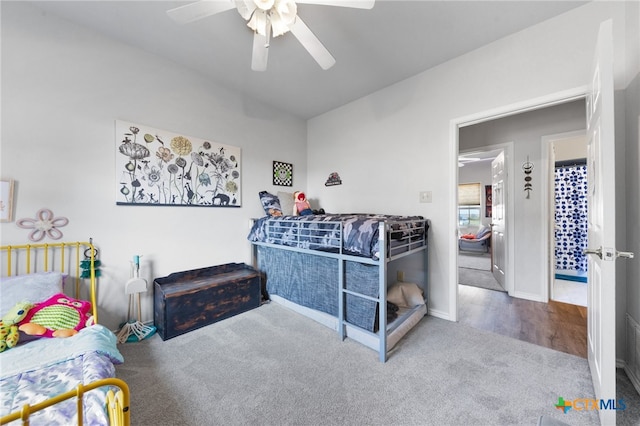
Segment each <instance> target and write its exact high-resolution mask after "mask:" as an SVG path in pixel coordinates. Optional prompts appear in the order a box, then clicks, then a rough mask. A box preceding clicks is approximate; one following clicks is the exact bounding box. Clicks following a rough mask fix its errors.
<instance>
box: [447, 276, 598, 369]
mask: <svg viewBox="0 0 640 426" xmlns="http://www.w3.org/2000/svg"><path fill="white" fill-rule="evenodd" d="M458 295H459V296H458V297H459V318H460V323H461V324H466V325H469V326H471V327H474V328H479V329H482V330H487V331H492V332H494V333H498V334H502V335H504V336H509V337H513V338H514V339H518V340H523V341H525V342H529V343H533V344H536V345H540V346H545V347H547V348H551V349H555V350H557V351H561V352H565V353H569V354H573V355H577V356H580V357H582V358H586V357H587V308H586V307H584V306H577V305H569V304H567V303H561V302H555V301H549V303H548V304H547V303H542V302H533V301H530V300H525V299H516V298H512V297H509V295H508V294H507V293H502V292H498V291H492V290H485V289H482V288H477V287H470V286H465V285H461V286H458Z"/></svg>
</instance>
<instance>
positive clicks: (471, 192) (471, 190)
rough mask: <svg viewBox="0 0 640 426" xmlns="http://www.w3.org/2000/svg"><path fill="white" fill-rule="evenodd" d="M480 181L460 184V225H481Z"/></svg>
mask: <svg viewBox="0 0 640 426" xmlns="http://www.w3.org/2000/svg"><path fill="white" fill-rule="evenodd" d="M481 187H482V186H481V185H480V183H461V184H460V185H458V226H474V225H477V226H480V225H481V223H482V221H481V216H480V212H481V205H480V188H481Z"/></svg>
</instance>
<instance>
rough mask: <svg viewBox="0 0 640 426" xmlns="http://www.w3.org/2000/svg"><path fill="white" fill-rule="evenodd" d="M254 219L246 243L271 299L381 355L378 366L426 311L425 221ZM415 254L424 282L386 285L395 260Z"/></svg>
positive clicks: (369, 217)
mask: <svg viewBox="0 0 640 426" xmlns="http://www.w3.org/2000/svg"><path fill="white" fill-rule="evenodd" d="M264 204H265V203H264V202H263V206H264V207H265V212H272V213H273V209H269V208H267V207H268V206H266V205H264ZM252 222H253V223H252V226H251V231H250V232H249V235H248V237H247V239H248V240H249V241H250V242H251V244H252V247H253V250H252V254H253V264H254V267H256V268H257V269H258V270H260V271H261V272H262V273H263V274H264V276H265V278H266V291H267V293H268V296H269V297H270V298H271V299H272V300H274V301H276V302H279V303H281V304H284V305H285V306H287V307H289V308H292V309H293V310H295V311H297V312H299V313H301V314H303V315H306V316H308V317H310V318H312V319H314V320H316V321H318V322H320V323H322V324H324V325H326V326H328V327H330V328H332V329H334V330H336V331H337V332H338V334H339V336H340V338H341V339H342V340H344V339H345V338H346V337H349V338H351V339H354V340H356V341H358V342H360V343H362V344H364V345H366V346H368V347H370V348H372V349H374V350H377V351H378V354H379V359H380V361H381V362H385V361H386V360H387V357H388V353H389V351H390V350H391V349H392V348H393V347H394V346H395V345H396V344H397V343H398V341H399V340H400V339H401V338H402V337H403V336H405V335H406V334H407V333H408V332H409V331H410V330H411V328H413V327H414V326H415V325H416V324H417V323H418V322H419V321H420V320H421V319H422V318H423V317H424V316H425V315H426V314H427V303H426V294H427V259H428V256H427V254H428V251H427V249H428V246H427V234H428V229H429V221H428V220H427V219H424V218H423V217H420V216H391V215H374V214H340V215H305V216H272V215H267V216H265V217H262V218H259V219H254V220H253V221H252ZM410 256H412V257H415V256H417V257H418V259H417V262H418V265H419V268H420V271H418V272H419V274H421V275H422V280H421V281H422V282H419V283H404V282H398V283H395V284H393V285H391V286H389V285H388V282H389V278H388V276H389V274H390V271H391V270H392V269H391V264H392V262H395V261H398V260H399V259H402V258H408V257H410ZM414 262H415V260H414ZM394 317H395V318H394Z"/></svg>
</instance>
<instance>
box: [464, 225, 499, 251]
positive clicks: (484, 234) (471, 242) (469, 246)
mask: <svg viewBox="0 0 640 426" xmlns="http://www.w3.org/2000/svg"><path fill="white" fill-rule="evenodd" d="M490 247H491V228H489V227H486V226H483V227H481V228H480V229H479V230H478V231H477V232H475V233H467V234H462V235H461V236H460V238H459V239H458V248H459V249H460V250H461V251H473V252H480V253H488V252H489V249H490Z"/></svg>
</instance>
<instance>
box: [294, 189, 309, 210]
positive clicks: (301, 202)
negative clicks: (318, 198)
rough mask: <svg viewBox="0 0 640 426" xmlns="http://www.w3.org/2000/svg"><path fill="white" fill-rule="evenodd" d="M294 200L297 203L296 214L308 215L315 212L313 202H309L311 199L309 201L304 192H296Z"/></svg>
mask: <svg viewBox="0 0 640 426" xmlns="http://www.w3.org/2000/svg"><path fill="white" fill-rule="evenodd" d="M293 201H294V203H295V207H294V209H293V215H294V216H306V215H310V214H313V210H311V204H309V201H307V196H306V195H304V192H302V191H296V192H294V193H293Z"/></svg>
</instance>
